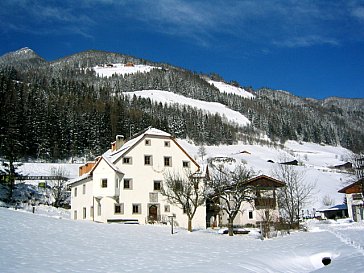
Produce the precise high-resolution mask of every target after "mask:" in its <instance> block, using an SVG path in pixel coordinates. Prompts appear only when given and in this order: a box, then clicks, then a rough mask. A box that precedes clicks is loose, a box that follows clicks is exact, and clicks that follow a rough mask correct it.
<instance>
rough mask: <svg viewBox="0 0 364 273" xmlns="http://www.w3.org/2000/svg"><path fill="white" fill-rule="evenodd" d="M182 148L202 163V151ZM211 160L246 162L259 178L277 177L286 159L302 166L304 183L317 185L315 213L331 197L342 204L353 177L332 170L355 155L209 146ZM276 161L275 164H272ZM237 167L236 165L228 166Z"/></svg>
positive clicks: (303, 147)
mask: <svg viewBox="0 0 364 273" xmlns="http://www.w3.org/2000/svg"><path fill="white" fill-rule="evenodd" d="M179 142H180V145H181V146H182V147H183V148H184V149H186V151H187V152H189V153H190V154H191V155H193V156H194V157H195V159H196V160H198V161H199V162H201V158H200V157H199V156H198V148H199V147H196V146H194V145H193V144H191V143H189V142H188V141H186V140H180V141H179ZM205 148H206V153H207V154H206V155H205V156H204V160H206V159H207V158H217V161H218V160H219V158H220V159H223V158H232V159H233V162H235V163H240V162H245V163H246V164H247V165H248V166H249V167H251V168H252V169H254V170H255V172H256V173H257V174H265V175H269V176H274V169H275V168H277V165H278V164H279V162H281V163H282V162H283V161H284V159H287V160H294V159H296V160H297V161H298V162H299V166H293V168H295V169H296V170H298V171H299V172H300V173H302V176H303V177H304V181H306V182H307V183H316V189H315V191H314V194H313V197H312V200H311V202H310V204H309V205H308V206H307V207H306V208H305V210H309V212H310V213H311V212H312V210H313V208H315V209H316V210H317V209H319V208H320V207H322V206H323V205H322V200H323V197H324V196H326V195H328V196H330V197H331V198H332V199H333V200H334V202H335V204H342V203H343V199H344V195H343V194H341V193H338V192H337V191H338V190H339V189H341V188H343V186H344V183H345V182H347V181H350V179H351V176H350V175H349V174H348V173H346V172H343V171H340V170H336V169H332V168H329V167H330V166H336V165H340V164H343V163H345V162H346V161H345V160H346V159H348V158H349V156H350V154H351V152H350V151H349V150H347V149H345V148H342V147H333V146H322V145H317V144H313V143H305V142H302V143H301V144H300V143H298V142H295V141H288V142H287V143H286V144H285V147H284V148H283V149H280V148H274V147H269V146H262V145H247V144H243V143H239V144H237V145H229V146H228V145H221V146H206V147H205ZM268 161H273V163H271V162H268ZM228 164H230V165H233V164H234V163H228Z"/></svg>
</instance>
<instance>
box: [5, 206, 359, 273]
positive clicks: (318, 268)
mask: <svg viewBox="0 0 364 273" xmlns="http://www.w3.org/2000/svg"><path fill="white" fill-rule="evenodd" d="M64 217H67V216H65V215H62V216H61V217H59V216H57V215H55V214H54V211H53V209H49V211H48V210H47V209H46V207H42V208H39V209H37V210H36V212H35V214H32V213H30V212H26V211H23V210H17V211H14V210H12V209H5V208H0V245H1V252H0V254H1V255H0V271H1V272H4V273H10V272H29V273H31V272H37V273H41V272H209V273H211V272H275V273H279V272H284V273H287V272H299V273H304V272H346V273H350V272H363V266H364V239H363V236H362V234H363V232H364V223H361V224H358V223H347V222H343V223H340V222H338V223H334V222H320V223H318V222H311V223H310V224H309V225H308V227H309V230H312V232H295V233H292V234H291V235H284V236H278V237H276V238H274V239H269V240H264V241H262V240H260V239H258V237H257V236H256V235H254V234H256V233H254V234H253V235H238V236H233V237H229V236H227V235H221V234H219V233H218V232H217V231H216V230H197V231H194V232H192V233H188V232H187V231H185V230H181V229H177V230H175V234H173V235H172V234H171V232H170V227H169V226H152V225H149V226H141V225H122V224H97V223H93V222H85V221H72V220H68V219H64ZM324 257H329V258H331V264H329V265H328V266H324V265H323V264H322V258H324Z"/></svg>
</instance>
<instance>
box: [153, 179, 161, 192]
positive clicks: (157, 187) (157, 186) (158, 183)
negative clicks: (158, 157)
mask: <svg viewBox="0 0 364 273" xmlns="http://www.w3.org/2000/svg"><path fill="white" fill-rule="evenodd" d="M161 186H162V182H161V181H154V186H153V190H155V191H160V190H161Z"/></svg>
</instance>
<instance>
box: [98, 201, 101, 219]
mask: <svg viewBox="0 0 364 273" xmlns="http://www.w3.org/2000/svg"><path fill="white" fill-rule="evenodd" d="M100 215H101V204H100V203H98V204H97V216H100Z"/></svg>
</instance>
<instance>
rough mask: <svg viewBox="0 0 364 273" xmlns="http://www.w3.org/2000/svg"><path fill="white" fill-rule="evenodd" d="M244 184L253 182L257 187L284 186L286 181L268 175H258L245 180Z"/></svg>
mask: <svg viewBox="0 0 364 273" xmlns="http://www.w3.org/2000/svg"><path fill="white" fill-rule="evenodd" d="M244 184H251V185H252V186H255V187H276V188H280V187H284V186H285V185H286V183H284V182H282V181H279V180H277V179H275V178H272V177H269V176H267V175H259V176H256V177H253V178H251V179H249V180H247V181H245V182H244Z"/></svg>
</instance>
